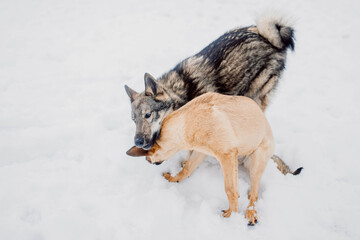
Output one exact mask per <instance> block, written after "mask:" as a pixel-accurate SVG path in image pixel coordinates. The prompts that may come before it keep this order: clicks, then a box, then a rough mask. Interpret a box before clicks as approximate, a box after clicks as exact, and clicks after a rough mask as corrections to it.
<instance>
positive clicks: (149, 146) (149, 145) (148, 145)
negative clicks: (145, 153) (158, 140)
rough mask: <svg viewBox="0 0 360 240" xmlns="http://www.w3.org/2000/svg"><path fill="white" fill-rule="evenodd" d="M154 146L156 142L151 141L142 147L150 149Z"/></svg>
mask: <svg viewBox="0 0 360 240" xmlns="http://www.w3.org/2000/svg"><path fill="white" fill-rule="evenodd" d="M153 146H154V143H152V144H151V143H149V144H146V145H144V146H143V147H142V149H144V150H150V149H151V148H152V147H153Z"/></svg>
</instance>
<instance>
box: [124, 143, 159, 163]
mask: <svg viewBox="0 0 360 240" xmlns="http://www.w3.org/2000/svg"><path fill="white" fill-rule="evenodd" d="M126 154H127V155H129V156H132V157H142V156H145V157H146V160H147V161H148V162H149V163H151V164H156V165H160V164H161V163H162V162H163V161H164V159H162V156H161V148H160V146H159V145H157V144H156V143H155V144H154V146H153V147H152V148H151V149H149V150H144V149H142V148H139V147H136V146H133V147H132V148H130V149H129V150H128V151H127V152H126Z"/></svg>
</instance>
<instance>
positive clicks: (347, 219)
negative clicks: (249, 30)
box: [0, 0, 360, 240]
mask: <svg viewBox="0 0 360 240" xmlns="http://www.w3.org/2000/svg"><path fill="white" fill-rule="evenodd" d="M268 8H272V9H276V10H280V11H282V12H284V13H285V14H286V15H288V16H290V17H291V18H293V20H295V22H296V24H295V28H296V47H295V49H296V51H295V52H294V53H289V55H288V63H287V69H286V71H285V73H284V75H283V77H282V79H281V82H280V86H279V88H278V90H277V92H276V94H275V95H274V98H273V101H272V103H271V106H270V107H269V109H268V110H267V112H266V114H267V117H268V119H269V121H270V123H271V125H272V128H273V132H274V135H275V139H276V152H277V153H278V154H279V155H280V156H281V157H282V158H283V159H284V160H285V161H286V162H287V163H288V164H289V165H290V166H291V167H292V169H294V170H295V169H296V168H297V167H300V166H303V167H304V170H303V172H302V173H301V174H300V175H298V176H283V175H282V174H281V173H280V172H279V171H278V170H277V169H276V166H275V164H274V163H273V162H271V161H269V164H268V166H267V168H266V171H265V173H264V175H263V177H262V181H261V186H260V192H259V201H258V202H257V204H256V209H257V211H258V215H259V223H258V224H257V225H256V226H255V227H248V226H247V221H246V219H245V218H244V213H245V209H246V207H247V204H248V200H247V197H246V196H247V191H248V189H249V178H248V173H247V172H246V171H245V169H244V168H242V167H240V170H239V191H240V199H239V207H240V212H239V213H235V214H233V215H232V216H231V217H230V218H229V219H224V218H222V217H221V210H222V209H227V207H228V205H227V204H228V202H227V198H226V194H225V192H224V186H223V177H222V172H221V169H220V166H219V164H218V163H217V161H216V160H215V159H212V158H208V159H206V160H205V162H204V163H203V164H202V165H201V166H200V167H199V168H198V169H197V170H196V171H195V172H194V174H193V176H191V177H190V178H188V179H186V180H184V181H183V182H182V183H180V184H175V183H169V182H167V181H166V180H165V179H164V178H163V177H162V176H161V174H162V173H163V172H166V171H170V172H171V173H172V174H175V173H176V172H178V171H179V170H180V164H179V163H180V161H181V160H182V159H184V157H185V156H186V155H185V153H179V154H177V155H176V156H174V157H173V158H172V159H171V160H169V161H167V162H165V163H163V164H162V165H160V166H153V165H150V164H149V163H148V162H147V161H145V160H144V159H143V158H130V157H128V156H126V154H125V152H126V150H127V149H128V148H130V147H131V146H132V143H133V136H134V131H135V126H134V124H133V123H132V121H131V117H130V104H129V99H128V97H127V95H126V93H125V91H124V89H123V86H124V84H127V85H129V86H131V87H132V88H134V89H136V90H138V91H141V90H143V87H144V86H143V74H144V73H145V72H149V73H151V74H152V75H153V76H160V75H161V74H162V73H164V72H166V71H168V70H169V69H171V68H172V67H173V66H174V65H175V64H176V63H178V62H179V61H180V60H182V59H183V58H185V57H188V56H191V55H192V54H194V53H196V52H198V51H199V50H201V49H202V48H203V47H205V46H206V45H207V44H208V43H210V42H211V41H213V40H214V39H216V38H217V37H218V36H220V35H221V34H222V33H224V32H225V31H227V30H229V29H232V28H234V27H236V26H247V25H251V24H254V23H255V18H256V16H257V15H258V14H259V13H261V12H262V11H263V10H266V9H268ZM359 10H360V2H358V1H320V0H317V1H315V0H314V1H301V0H296V1H276V2H273V3H269V2H268V1H265V0H263V1H246V0H244V1H231V0H228V1H215V0H210V1H201V0H196V1H195V0H183V1H165V0H156V1H144V0H136V1H112V0H107V1H93V0H91V1H90V0H89V1H81V0H71V1H70V0H62V1H36V0H34V1H20V0H3V1H1V2H0V34H1V35H0V239H4V240H5V239H6V240H8V239H16V240H22V239H26V240H28V239H29V240H30V239H31V240H45V239H51V240H52V239H61V240H62V239H69V240H72V239H74V240H75V239H76V240H78V239H109V240H110V239H168V238H171V239H204V238H206V239H264V238H266V239H359V238H360V229H359V227H358V219H359V217H360V207H359V205H358V203H359V202H360V175H359V174H358V171H359V170H358V167H359V165H360V164H359V163H358V149H359V145H358V143H356V142H357V140H356V139H358V136H359V135H360V127H359V120H360V110H359V102H360V101H359V100H360V97H359V94H358V93H357V92H358V89H359V86H360V82H359V80H360V79H359V78H360V74H359V66H358V61H357V57H358V56H359V55H360V48H359V45H358V41H359V37H360V32H359V29H360V17H359V14H358V13H359Z"/></svg>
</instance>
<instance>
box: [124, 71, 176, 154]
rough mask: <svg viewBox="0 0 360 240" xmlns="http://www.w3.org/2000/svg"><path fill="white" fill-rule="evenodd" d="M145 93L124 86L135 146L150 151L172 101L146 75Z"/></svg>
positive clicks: (149, 76)
mask: <svg viewBox="0 0 360 240" xmlns="http://www.w3.org/2000/svg"><path fill="white" fill-rule="evenodd" d="M144 81H145V91H144V92H142V93H137V92H135V91H134V90H132V89H131V88H129V87H128V86H126V85H125V90H126V93H127V94H128V96H129V97H130V101H131V118H132V120H133V121H134V122H135V124H136V133H135V137H134V143H135V146H137V147H139V148H143V149H145V150H149V149H151V148H152V147H153V146H154V144H155V141H156V139H157V138H158V137H159V135H160V128H161V123H162V121H163V120H164V118H165V117H166V116H167V114H169V113H170V112H171V111H172V108H173V107H172V101H171V98H170V97H169V95H168V94H167V93H166V91H165V89H164V88H163V87H162V86H161V85H160V84H159V83H157V82H156V81H155V79H154V78H153V77H152V76H151V75H150V74H148V73H146V74H145V77H144Z"/></svg>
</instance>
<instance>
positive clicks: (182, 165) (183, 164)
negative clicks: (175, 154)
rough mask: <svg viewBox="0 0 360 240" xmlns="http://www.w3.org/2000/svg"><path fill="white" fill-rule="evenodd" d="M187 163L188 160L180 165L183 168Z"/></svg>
mask: <svg viewBox="0 0 360 240" xmlns="http://www.w3.org/2000/svg"><path fill="white" fill-rule="evenodd" d="M186 162H187V160H184V161H182V162H181V163H180V165H181V167H182V168H183V167H184V166H185V164H186Z"/></svg>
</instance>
